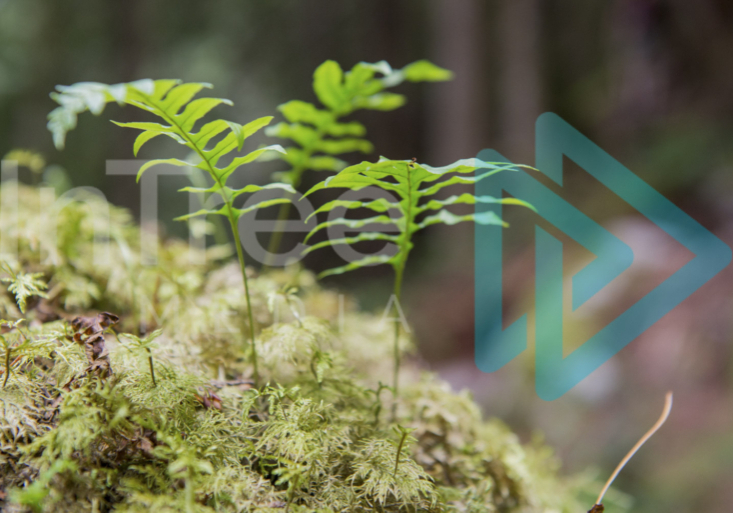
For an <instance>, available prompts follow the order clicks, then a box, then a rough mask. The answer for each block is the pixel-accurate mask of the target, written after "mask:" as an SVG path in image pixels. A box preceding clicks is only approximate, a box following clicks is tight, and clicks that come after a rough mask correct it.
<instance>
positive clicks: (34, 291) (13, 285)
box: [0, 262, 48, 313]
mask: <svg viewBox="0 0 733 513" xmlns="http://www.w3.org/2000/svg"><path fill="white" fill-rule="evenodd" d="M0 270H2V271H4V272H6V273H7V274H9V275H10V277H9V278H2V279H0V281H2V282H3V283H9V284H10V285H8V291H9V292H10V293H12V294H13V295H14V296H15V301H16V303H18V308H19V309H20V312H21V313H25V308H26V306H27V302H28V298H29V297H32V296H38V297H48V295H47V294H46V292H45V291H46V290H47V289H48V285H46V283H45V282H43V281H41V278H42V277H43V273H22V272H18V273H16V272H15V271H13V268H12V267H10V265H9V264H7V263H5V262H2V263H0Z"/></svg>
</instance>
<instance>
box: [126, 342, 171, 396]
mask: <svg viewBox="0 0 733 513" xmlns="http://www.w3.org/2000/svg"><path fill="white" fill-rule="evenodd" d="M161 333H163V330H160V329H159V330H155V331H154V332H152V333H150V334H149V335H148V336H147V337H144V338H140V337H137V336H135V335H132V334H130V333H124V334H123V335H122V336H123V337H124V338H126V339H128V340H129V341H130V342H131V346H132V347H128V349H129V350H130V351H132V352H133V353H137V355H139V356H141V357H143V358H145V359H147V361H148V367H150V379H151V381H152V382H153V388H155V387H157V386H158V384H157V382H156V381H155V367H154V366H153V349H156V348H157V347H158V344H157V343H156V342H155V339H156V338H158V337H159V336H160V334H161ZM118 340H119V338H118Z"/></svg>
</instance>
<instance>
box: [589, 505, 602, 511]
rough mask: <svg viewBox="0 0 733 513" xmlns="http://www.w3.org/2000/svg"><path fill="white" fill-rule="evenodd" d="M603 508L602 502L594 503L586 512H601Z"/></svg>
mask: <svg viewBox="0 0 733 513" xmlns="http://www.w3.org/2000/svg"><path fill="white" fill-rule="evenodd" d="M604 509H605V508H604V507H603V504H596V505H595V506H593V507H592V508H591V509H590V511H588V513H603V510H604Z"/></svg>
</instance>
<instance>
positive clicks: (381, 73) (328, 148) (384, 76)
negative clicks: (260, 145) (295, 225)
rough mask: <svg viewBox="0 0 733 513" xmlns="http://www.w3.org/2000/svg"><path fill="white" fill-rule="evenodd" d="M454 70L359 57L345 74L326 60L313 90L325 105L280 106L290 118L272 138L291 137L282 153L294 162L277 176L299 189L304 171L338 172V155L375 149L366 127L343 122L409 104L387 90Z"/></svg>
mask: <svg viewBox="0 0 733 513" xmlns="http://www.w3.org/2000/svg"><path fill="white" fill-rule="evenodd" d="M452 76H453V74H452V73H451V72H450V71H448V70H445V69H443V68H439V67H438V66H435V65H434V64H432V63H430V62H428V61H426V60H421V61H417V62H413V63H412V64H409V65H407V66H405V67H404V68H403V69H397V70H396V69H392V67H391V66H390V65H389V64H388V63H387V62H386V61H381V62H377V63H375V64H371V63H366V62H360V63H358V64H356V65H355V66H354V67H353V68H351V70H350V71H348V72H346V73H344V71H343V70H342V69H341V66H339V64H338V63H337V62H335V61H331V60H329V61H326V62H324V63H323V64H321V65H320V66H319V67H318V68H316V71H315V73H314V74H313V90H314V92H315V94H316V96H317V97H318V100H319V101H320V102H321V104H323V107H324V108H318V107H316V106H315V105H314V104H312V103H308V102H304V101H300V100H292V101H289V102H287V103H284V104H282V105H280V106H279V107H278V110H279V111H280V112H281V113H282V115H283V117H285V119H286V120H287V123H286V122H281V123H278V124H277V125H274V126H272V127H270V128H267V129H266V131H265V133H267V135H269V136H272V137H279V138H281V139H290V140H291V141H293V142H294V143H295V146H290V147H287V148H286V149H285V153H284V154H283V155H280V156H279V158H281V159H283V160H284V161H285V162H287V163H288V164H289V165H290V169H289V170H288V171H284V172H280V173H277V175H276V176H277V179H279V180H282V181H283V182H285V183H289V184H292V186H293V187H294V188H296V189H297V188H298V186H299V185H300V183H301V180H302V177H303V173H304V172H305V171H307V170H313V171H333V172H336V171H339V170H341V169H343V168H344V167H345V166H346V164H345V163H344V162H343V161H341V160H339V159H338V158H336V155H340V154H343V153H350V152H354V151H358V152H361V153H371V152H372V151H373V146H372V143H370V142H369V141H368V140H366V139H364V136H365V135H366V128H365V127H364V125H362V124H361V123H359V122H358V121H350V122H347V123H344V122H341V121H339V120H340V119H341V118H343V117H345V116H348V115H349V114H351V113H353V112H354V111H357V110H361V109H369V110H381V111H390V110H394V109H397V108H399V107H401V106H402V105H404V104H405V97H404V96H403V95H401V94H396V93H391V92H385V89H388V88H390V87H394V86H397V85H399V84H401V83H402V82H404V81H405V80H407V81H409V82H425V81H430V82H437V81H444V80H450V79H451V78H452ZM289 211H290V204H289V203H284V204H283V205H281V207H280V212H279V214H278V224H277V225H276V228H275V231H274V234H273V238H272V240H271V242H270V248H269V252H270V253H273V254H274V253H276V252H277V250H278V247H279V245H280V240H281V237H282V230H283V228H284V224H283V223H284V222H285V220H286V219H287V217H288V214H289Z"/></svg>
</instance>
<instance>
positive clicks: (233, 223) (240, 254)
mask: <svg viewBox="0 0 733 513" xmlns="http://www.w3.org/2000/svg"><path fill="white" fill-rule="evenodd" d="M149 103H150V104H151V105H155V104H154V102H152V101H150V100H149ZM155 107H156V108H157V109H158V110H159V111H160V112H161V117H162V118H163V119H165V120H166V121H168V122H169V123H170V124H171V126H175V127H176V128H177V129H178V132H179V135H180V136H181V137H183V138H184V139H185V140H186V141H187V142H188V143H189V144H190V145H191V146H190V147H191V148H194V150H195V151H196V153H197V154H198V156H199V157H200V158H201V160H202V161H203V162H205V163H206V167H207V168H208V171H209V175H210V176H211V178H212V179H213V180H214V181H215V182H216V183H217V184H218V185H219V187H220V190H222V191H224V192H223V193H222V194H221V196H222V198H223V199H224V203H225V205H226V207H227V218H228V219H229V225H230V227H231V229H232V235H233V236H234V245H235V246H236V247H237V259H238V260H239V267H240V269H241V270H242V281H244V295H245V298H246V301H247V315H248V317H249V336H250V343H251V344H252V365H253V367H254V376H253V378H254V382H255V386H257V385H258V384H259V381H260V380H259V371H258V368H257V363H258V362H257V347H256V345H255V325H254V318H253V316H252V304H251V302H250V296H249V284H248V283H247V269H246V267H245V264H244V250H243V249H242V241H241V240H240V238H239V230H238V229H237V219H236V217H235V216H234V205H233V204H234V201H233V199H232V198H231V197H229V194H228V193H226V188H225V187H224V184H223V183H222V182H221V179H220V178H219V176H218V175H217V174H216V171H215V170H214V166H213V165H212V164H211V161H210V160H209V159H207V158H206V155H204V153H203V152H202V151H201V148H199V147H198V146H197V145H196V143H195V142H194V141H193V139H191V136H190V135H189V134H188V132H186V131H185V130H183V129H182V128H181V125H179V124H178V122H177V121H176V120H175V119H174V118H171V117H170V116H168V115H167V114H165V111H164V110H163V109H161V108H160V107H158V106H157V105H155Z"/></svg>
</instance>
